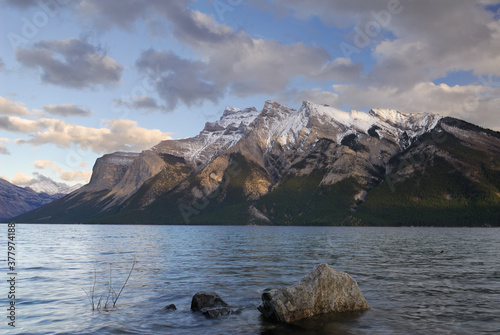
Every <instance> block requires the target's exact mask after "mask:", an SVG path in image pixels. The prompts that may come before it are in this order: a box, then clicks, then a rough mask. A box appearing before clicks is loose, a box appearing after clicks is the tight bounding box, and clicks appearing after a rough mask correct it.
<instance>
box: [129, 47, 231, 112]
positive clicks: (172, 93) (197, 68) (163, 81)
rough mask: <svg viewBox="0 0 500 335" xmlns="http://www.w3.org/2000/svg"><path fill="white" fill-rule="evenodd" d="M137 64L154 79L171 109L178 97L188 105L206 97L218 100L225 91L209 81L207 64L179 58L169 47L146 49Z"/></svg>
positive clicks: (175, 104) (206, 98) (160, 93)
mask: <svg viewBox="0 0 500 335" xmlns="http://www.w3.org/2000/svg"><path fill="white" fill-rule="evenodd" d="M136 67H137V68H138V69H139V70H140V71H141V72H143V73H145V74H147V75H148V76H149V77H150V79H151V80H152V81H153V82H155V86H156V90H157V91H158V94H159V95H160V97H161V98H162V99H163V100H164V101H165V102H166V103H167V108H168V109H170V110H172V109H174V108H175V107H176V106H177V104H178V103H179V101H181V102H183V103H184V104H185V105H187V106H191V105H196V104H200V103H201V102H203V101H204V100H210V101H213V102H217V100H218V99H219V98H220V97H221V96H222V93H223V92H222V90H221V89H220V88H218V87H217V86H216V84H214V83H212V82H210V80H209V78H208V75H207V70H208V66H207V64H205V63H203V62H200V61H191V60H188V59H183V58H180V57H179V56H177V55H176V54H174V53H173V52H170V51H156V50H153V49H149V50H146V51H144V52H143V53H142V54H141V56H140V57H139V59H138V60H137V61H136Z"/></svg>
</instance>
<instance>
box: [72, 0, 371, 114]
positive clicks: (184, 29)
mask: <svg viewBox="0 0 500 335" xmlns="http://www.w3.org/2000/svg"><path fill="white" fill-rule="evenodd" d="M83 3H84V5H83ZM139 4H140V5H139ZM189 4H190V1H182V0H178V1H147V2H144V1H138V2H135V5H134V6H136V7H137V8H135V7H134V8H135V11H134V12H133V13H131V12H123V11H121V9H120V10H119V9H116V8H114V7H115V6H116V4H114V5H113V4H108V2H106V1H97V0H86V1H83V2H81V4H80V7H81V8H83V7H84V8H86V10H82V11H81V13H82V14H83V15H85V16H86V17H87V18H90V19H91V20H93V21H94V22H95V23H96V25H97V26H100V27H101V28H102V29H107V28H109V27H110V26H116V27H120V28H124V29H130V27H131V26H132V25H133V23H134V20H138V19H140V18H146V20H149V21H148V22H154V23H155V24H156V25H157V24H158V18H159V17H160V18H162V19H164V20H166V24H165V25H167V26H168V30H169V31H170V32H171V36H172V37H173V38H175V39H177V40H178V41H180V42H181V43H182V44H183V45H186V46H189V47H191V48H192V49H193V50H194V54H195V57H196V58H195V59H186V58H183V57H181V56H179V55H177V54H175V53H173V52H172V51H169V50H154V49H149V50H146V51H144V52H143V53H142V54H141V55H140V57H139V58H138V59H137V61H136V67H137V69H138V70H139V71H140V72H142V73H143V75H144V76H146V77H148V78H149V79H151V80H152V81H153V82H154V83H155V88H156V91H157V94H158V96H159V97H160V98H161V99H162V100H163V101H164V102H165V104H166V107H167V110H172V109H174V108H176V107H177V105H178V104H179V103H182V104H184V105H186V106H188V107H190V106H198V105H201V104H202V103H203V102H206V101H211V102H214V103H217V102H219V101H220V100H221V99H222V98H223V97H225V96H226V95H228V94H233V95H237V96H240V97H246V96H251V95H256V94H266V95H270V94H274V93H277V92H279V91H282V90H284V89H286V88H287V87H288V86H289V84H290V83H291V82H292V81H293V80H294V79H297V78H305V79H307V80H312V81H314V82H323V81H325V80H328V81H335V82H345V81H352V80H354V79H355V78H357V77H359V74H360V73H361V71H362V70H363V68H362V65H361V64H356V63H353V62H352V61H351V60H349V59H346V58H339V59H335V58H332V57H331V55H330V54H329V53H328V52H327V51H326V49H324V48H322V47H319V46H311V45H306V44H304V43H301V42H297V43H292V44H283V43H280V42H278V41H276V40H267V39H259V38H253V37H252V36H250V35H249V34H247V33H246V32H244V31H242V30H237V31H236V30H234V29H233V28H231V27H229V26H227V25H224V24H220V23H218V22H217V21H216V20H215V18H214V17H213V16H210V15H207V14H205V13H202V12H200V11H197V10H194V9H191V8H190V6H189ZM124 7H125V6H124ZM116 102H117V103H118V104H120V103H122V102H123V101H120V100H117V101H116ZM132 104H133V102H132ZM131 107H133V106H131Z"/></svg>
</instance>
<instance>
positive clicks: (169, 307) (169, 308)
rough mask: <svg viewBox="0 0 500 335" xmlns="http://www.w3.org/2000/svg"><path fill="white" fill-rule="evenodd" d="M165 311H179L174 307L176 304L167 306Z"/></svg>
mask: <svg viewBox="0 0 500 335" xmlns="http://www.w3.org/2000/svg"><path fill="white" fill-rule="evenodd" d="M164 310H166V311H176V310H177V307H175V305H174V304H170V305H168V306H166V307H165V308H164Z"/></svg>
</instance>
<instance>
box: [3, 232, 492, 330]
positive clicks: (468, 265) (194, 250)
mask: <svg viewBox="0 0 500 335" xmlns="http://www.w3.org/2000/svg"><path fill="white" fill-rule="evenodd" d="M0 230H1V232H0V241H1V244H0V245H1V246H0V248H3V249H4V250H3V251H1V254H4V255H6V254H7V225H0ZM16 244H17V250H16V261H17V269H16V270H17V281H16V298H18V300H17V303H16V307H17V308H16V317H17V318H16V328H15V329H13V328H12V327H8V326H7V322H8V319H7V318H6V315H7V312H6V309H7V308H8V303H9V301H8V300H7V299H6V298H7V293H8V286H7V283H6V280H5V279H8V278H7V272H8V271H7V268H6V265H7V264H6V262H5V261H4V260H3V257H0V258H2V272H3V274H2V276H3V278H2V280H1V285H0V297H1V299H0V308H1V310H3V311H4V312H3V313H2V314H3V315H2V317H1V318H0V320H2V321H1V324H0V332H3V333H16V334H17V333H23V334H82V333H84V334H493V333H500V317H499V316H500V229H468V228H446V229H440V228H346V227H250V226H245V227H222V226H220V227H219V226H206V227H205V226H188V227H185V226H118V225H116V226H115V225H113V226H102V225H101V226H97V225H94V226H93V225H21V224H18V225H17V227H16ZM134 261H137V263H136V265H135V267H134V270H133V271H132V273H131V276H130V279H129V281H128V283H127V285H126V286H125V288H124V289H123V292H122V293H121V296H120V298H119V299H118V301H117V303H116V307H115V308H110V309H108V310H107V311H104V310H103V309H102V308H100V309H99V310H95V311H92V308H91V304H90V302H89V299H88V297H87V295H86V293H85V292H84V290H86V291H87V292H89V291H90V290H91V288H92V286H93V283H94V278H95V282H96V286H95V295H96V300H97V299H98V297H99V296H101V295H102V296H103V301H104V300H105V297H106V296H107V292H108V290H109V285H107V283H108V282H109V281H110V278H111V283H112V285H111V286H112V287H113V288H114V290H115V291H117V292H118V291H119V290H120V288H121V286H122V284H123V283H124V281H125V280H126V278H127V275H128V274H129V271H130V269H131V267H132V265H133V263H134ZM320 263H328V264H330V265H331V266H332V267H333V268H335V269H336V270H340V271H345V272H347V273H349V274H350V275H351V276H352V277H353V278H354V279H356V281H357V282H358V285H359V287H360V289H361V291H362V293H363V294H364V295H365V297H366V299H367V300H368V302H369V303H370V305H371V307H372V308H371V309H370V310H368V311H366V312H364V313H357V314H346V315H329V316H328V317H321V318H315V319H311V320H307V321H304V322H300V323H298V324H297V325H294V326H283V325H274V324H270V323H266V322H264V321H263V320H261V318H260V313H259V312H258V311H257V306H258V305H259V304H260V301H261V300H260V296H261V294H262V292H263V291H264V290H265V289H267V288H279V287H283V286H288V285H292V284H295V283H296V282H298V281H299V280H300V279H301V278H302V277H304V276H305V275H306V274H307V273H308V272H310V271H311V270H312V269H313V268H314V267H315V266H316V265H318V264H320ZM201 290H213V291H216V292H217V293H219V294H220V296H221V297H222V298H223V299H224V300H226V301H227V302H228V303H229V304H230V305H232V306H233V308H234V309H236V310H237V313H236V314H233V315H230V316H226V317H222V318H220V319H215V320H209V319H206V318H205V317H204V316H203V315H199V314H197V313H192V312H191V311H190V303H191V298H192V296H193V295H194V294H195V293H196V292H198V291H201ZM172 303H173V304H175V305H176V306H177V308H178V310H176V311H165V310H164V309H163V308H164V307H165V306H167V305H169V304H172ZM103 304H104V303H102V304H101V306H102V305H103Z"/></svg>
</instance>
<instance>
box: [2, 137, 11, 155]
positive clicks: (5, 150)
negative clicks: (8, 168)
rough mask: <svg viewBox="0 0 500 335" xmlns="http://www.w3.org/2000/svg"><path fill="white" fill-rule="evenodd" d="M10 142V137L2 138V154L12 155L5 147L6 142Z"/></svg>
mask: <svg viewBox="0 0 500 335" xmlns="http://www.w3.org/2000/svg"><path fill="white" fill-rule="evenodd" d="M8 142H10V139H8V138H0V155H10V151H9V150H8V149H7V148H6V147H5V143H8Z"/></svg>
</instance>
